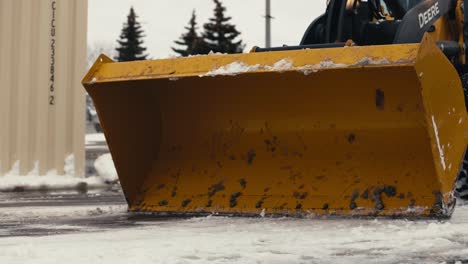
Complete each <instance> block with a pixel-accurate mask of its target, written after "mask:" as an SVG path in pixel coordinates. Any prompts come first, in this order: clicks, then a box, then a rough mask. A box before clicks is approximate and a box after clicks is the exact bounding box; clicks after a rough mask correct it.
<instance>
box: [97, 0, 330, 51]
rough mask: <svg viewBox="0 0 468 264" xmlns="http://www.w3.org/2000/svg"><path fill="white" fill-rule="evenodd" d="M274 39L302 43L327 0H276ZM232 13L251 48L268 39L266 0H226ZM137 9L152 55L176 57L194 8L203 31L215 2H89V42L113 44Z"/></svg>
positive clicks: (130, 0)
mask: <svg viewBox="0 0 468 264" xmlns="http://www.w3.org/2000/svg"><path fill="white" fill-rule="evenodd" d="M271 2H272V15H273V16H274V17H275V19H274V20H273V23H272V27H273V34H272V42H273V45H275V46H280V45H283V44H288V45H297V44H298V43H299V41H300V40H301V38H302V35H303V33H304V31H305V30H306V28H307V27H308V25H309V24H310V22H311V21H312V20H313V19H314V18H316V17H317V16H319V15H320V14H321V13H323V12H324V11H325V0H288V1H286V0H271ZM223 3H224V5H225V6H226V8H227V15H229V16H231V17H232V23H233V24H235V25H236V26H237V29H238V30H239V31H241V33H242V35H241V37H242V40H244V42H245V43H246V44H247V46H246V51H248V50H249V49H250V48H251V47H252V46H255V45H257V46H264V43H265V20H264V17H263V16H264V14H265V1H264V0H223ZM131 6H133V7H134V8H135V12H136V13H137V15H138V16H139V21H140V22H141V24H142V26H143V29H144V30H145V34H146V38H145V41H146V46H147V48H148V53H149V54H150V55H151V57H152V58H164V57H168V56H172V55H175V54H174V52H172V50H171V48H170V47H171V46H174V44H173V41H174V40H176V39H177V38H179V36H180V35H181V34H182V33H184V32H185V31H184V26H186V25H187V24H188V21H189V19H190V16H191V13H192V10H194V9H195V11H196V13H197V15H198V23H199V26H200V29H201V27H202V24H203V23H205V22H206V21H207V20H208V18H209V17H211V16H212V15H213V7H214V4H213V1H212V0H89V23H88V29H89V30H88V32H89V33H88V43H89V45H91V46H107V47H110V46H113V45H115V43H116V42H115V40H116V39H117V38H118V36H119V35H120V31H121V29H122V24H123V23H124V22H125V21H126V17H127V15H128V13H129V9H130V7H131Z"/></svg>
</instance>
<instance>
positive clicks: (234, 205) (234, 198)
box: [229, 192, 242, 208]
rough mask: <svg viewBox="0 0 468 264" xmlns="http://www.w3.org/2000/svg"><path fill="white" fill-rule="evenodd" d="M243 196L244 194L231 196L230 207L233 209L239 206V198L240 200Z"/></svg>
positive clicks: (238, 193)
mask: <svg viewBox="0 0 468 264" xmlns="http://www.w3.org/2000/svg"><path fill="white" fill-rule="evenodd" d="M241 195H242V193H240V192H237V193H233V194H231V199H230V200H229V205H230V206H231V208H233V207H236V206H237V198H239V197H240V196H241Z"/></svg>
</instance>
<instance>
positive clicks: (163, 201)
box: [159, 200, 169, 206]
mask: <svg viewBox="0 0 468 264" xmlns="http://www.w3.org/2000/svg"><path fill="white" fill-rule="evenodd" d="M168 204H169V203H168V202H167V201H166V200H162V201H160V202H159V206H166V205H168Z"/></svg>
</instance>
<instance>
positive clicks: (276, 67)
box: [265, 59, 294, 72]
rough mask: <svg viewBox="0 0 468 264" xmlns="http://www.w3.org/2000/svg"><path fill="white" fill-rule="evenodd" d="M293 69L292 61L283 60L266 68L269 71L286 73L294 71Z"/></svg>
mask: <svg viewBox="0 0 468 264" xmlns="http://www.w3.org/2000/svg"><path fill="white" fill-rule="evenodd" d="M293 67H294V65H293V62H292V61H291V60H290V59H282V60H280V61H278V62H276V63H275V64H273V66H265V69H266V70H269V71H279V72H285V71H287V70H290V69H292V68H293Z"/></svg>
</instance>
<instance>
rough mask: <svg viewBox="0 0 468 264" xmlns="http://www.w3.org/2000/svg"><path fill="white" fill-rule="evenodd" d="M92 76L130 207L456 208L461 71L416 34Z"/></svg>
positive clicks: (257, 211) (130, 67)
mask: <svg viewBox="0 0 468 264" xmlns="http://www.w3.org/2000/svg"><path fill="white" fill-rule="evenodd" d="M83 84H84V86H85V87H86V90H87V91H88V93H89V94H90V96H91V97H92V99H93V100H94V103H95V106H96V109H97V112H98V115H99V117H100V121H101V124H102V127H103V130H104V133H105V136H106V139H107V141H108V144H109V147H110V151H111V153H112V157H113V159H114V162H115V165H116V169H117V172H118V174H119V178H120V182H121V185H122V188H123V191H124V194H125V197H126V198H127V201H128V204H129V210H130V211H132V212H148V213H156V214H159V213H164V214H166V213H167V214H176V215H205V214H211V213H219V214H227V215H245V216H250V215H265V214H266V215H289V216H303V215H337V216H397V217H449V216H450V215H451V213H452V209H453V207H454V199H453V195H452V190H453V187H454V183H455V179H456V177H457V174H458V171H459V168H460V166H461V161H462V158H463V155H464V151H465V147H466V144H465V139H464V131H465V129H464V128H465V117H466V110H465V105H464V99H463V98H464V97H463V93H462V86H461V82H460V80H459V77H458V74H457V72H456V70H455V69H454V67H453V66H452V64H451V63H450V62H449V61H448V60H447V59H446V57H445V56H444V54H443V53H442V52H441V51H440V50H439V48H438V47H437V46H436V45H435V43H433V42H432V41H431V40H430V39H428V38H425V39H424V41H423V42H422V43H421V44H408V45H386V46H366V47H345V48H330V49H315V50H296V51H278V52H265V53H250V54H236V55H208V56H198V57H190V58H176V59H165V60H155V61H140V62H127V63H114V62H112V61H111V60H110V59H108V58H107V57H105V56H101V57H100V58H99V59H98V61H97V62H96V64H95V65H94V66H93V67H92V68H91V70H90V72H89V73H88V75H87V76H86V77H85V78H84V80H83Z"/></svg>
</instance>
